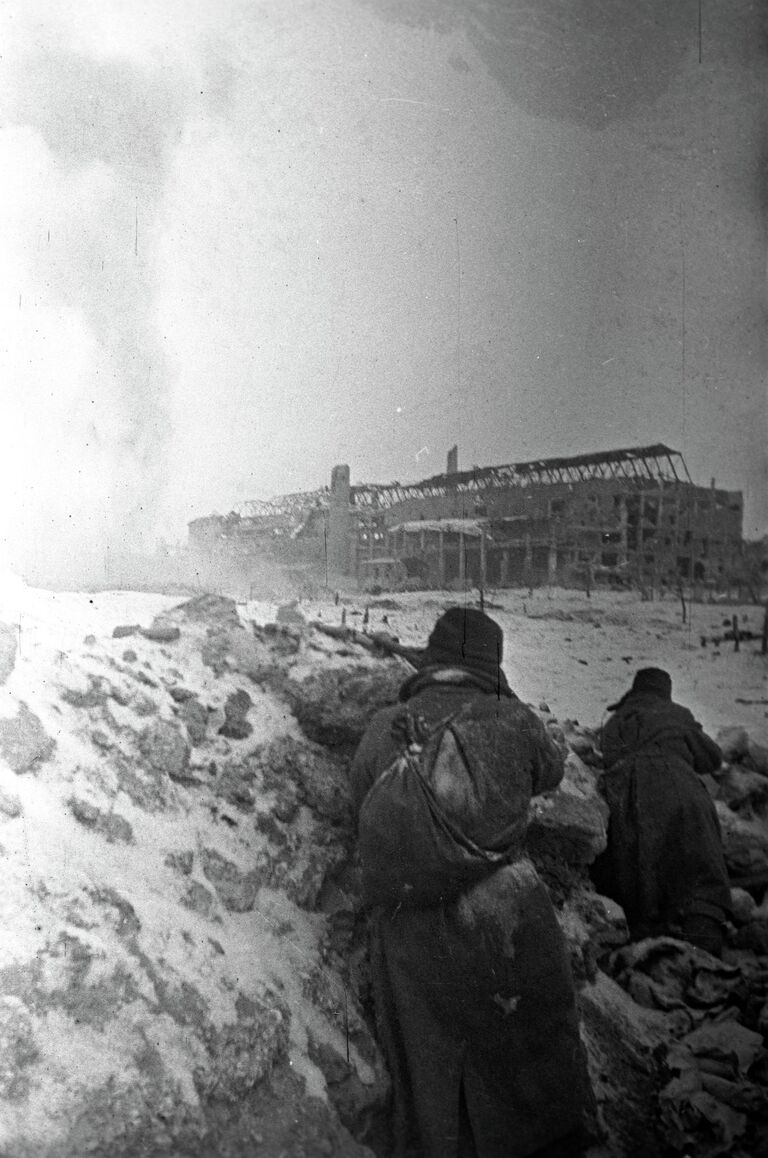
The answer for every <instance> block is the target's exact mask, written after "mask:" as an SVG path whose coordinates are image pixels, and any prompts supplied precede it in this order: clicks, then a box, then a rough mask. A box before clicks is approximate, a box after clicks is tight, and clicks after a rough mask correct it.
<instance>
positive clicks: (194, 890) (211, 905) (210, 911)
mask: <svg viewBox="0 0 768 1158" xmlns="http://www.w3.org/2000/svg"><path fill="white" fill-rule="evenodd" d="M181 903H182V905H183V906H184V908H185V909H191V910H192V911H193V912H195V913H199V914H200V916H201V917H206V918H208V919H209V920H210V918H211V917H213V915H214V914H215V912H216V905H217V901H216V897H215V895H214V894H213V893H212V892H211V890H210V889H207V888H206V887H205V885H202V884H200V882H199V881H190V883H189V885H188V886H187V889H186V891H185V892H184V893H183V894H182V897H181Z"/></svg>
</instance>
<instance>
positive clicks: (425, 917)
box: [352, 673, 590, 1158]
mask: <svg viewBox="0 0 768 1158" xmlns="http://www.w3.org/2000/svg"><path fill="white" fill-rule="evenodd" d="M455 674H456V673H454V675H455ZM438 678H439V677H438ZM477 696H480V697H482V698H483V699H484V700H486V701H487V695H486V694H484V693H483V692H482V691H480V690H478V688H477V687H476V686H472V683H471V680H470V681H469V682H468V683H465V684H463V685H462V684H458V685H457V684H450V683H448V684H446V683H439V682H437V683H435V682H433V680H432V679H430V678H429V677H424V676H421V677H418V678H417V683H416V685H415V694H414V695H413V697H412V698H411V699H410V700H409V702H408V705H407V706H408V709H409V710H410V711H411V712H412V713H418V714H420V715H422V716H423V717H424V718H425V719H426V720H427V722H428V723H434V722H436V721H438V720H441V719H443V718H444V717H445V716H447V715H448V714H449V713H451V712H453V711H456V710H457V709H458V708H460V707H461V706H462V704H465V703H466V702H467V700H468V699H471V698H472V697H477ZM494 698H496V699H497V704H498V711H499V712H503V713H511V714H512V717H513V718H514V720H515V722H516V725H517V729H516V730H517V735H518V737H519V742H518V743H517V744H516V745H515V748H514V750H510V751H508V752H506V753H505V758H504V766H503V768H499V769H498V774H499V775H500V776H504V777H509V778H510V782H511V784H512V785H513V792H514V793H515V794H516V799H517V801H518V802H519V809H520V816H521V821H522V823H521V829H520V831H521V832H524V826H525V824H524V818H525V816H526V814H527V809H528V804H529V801H530V797H531V795H532V794H535V793H538V792H542V791H546V790H548V789H551V788H554V787H555V786H556V785H557V784H558V783H559V781H560V779H561V777H562V774H563V762H562V757H561V756H560V753H559V752H558V750H557V749H556V747H555V746H554V745H553V744H552V743H551V741H550V740H549V738H548V736H547V734H546V732H545V730H544V727H543V726H542V724H541V722H540V721H539V720H538V719H537V718H536V716H534V714H533V713H532V712H531V711H530V710H529V709H528V708H527V707H525V706H524V705H523V704H522V703H520V701H519V700H517V699H516V698H515V697H511V698H506V697H505V698H497V697H494ZM486 707H487V703H486ZM404 710H405V708H404V706H403V705H399V706H395V707H391V708H385V709H384V710H383V711H381V712H379V713H378V714H377V715H376V716H375V717H374V719H373V721H372V723H371V724H370V726H369V728H368V731H367V732H366V734H365V736H364V737H363V740H362V741H361V744H360V747H359V749H358V751H357V754H356V756H355V759H354V762H353V765H352V789H353V796H354V801H355V805H356V809H357V811H358V812H359V809H360V806H361V804H362V802H363V800H364V798H365V796H366V793H367V792H368V790H369V788H370V787H371V785H372V784H373V783H374V781H375V780H376V778H377V777H378V775H379V774H380V773H381V772H382V771H383V770H384V769H385V768H387V767H388V765H390V763H391V762H392V760H393V758H394V757H395V756H396V755H397V754H398V752H399V751H400V748H399V747H398V744H397V742H396V741H395V740H394V739H393V737H392V734H391V725H392V721H393V719H394V718H395V717H396V716H397V715H398V714H399V713H402V712H403V711H404ZM518 852H519V855H518V856H517V857H516V859H514V860H513V863H510V864H508V865H505V866H503V867H501V868H496V869H494V870H493V872H492V873H491V874H490V875H489V876H488V877H486V878H485V879H484V880H483V881H481V882H480V883H479V884H476V885H474V886H473V887H471V888H470V889H469V890H468V891H466V892H465V893H464V894H462V895H461V896H460V897H459V898H458V900H455V901H452V902H451V903H441V904H439V905H436V906H434V907H430V908H421V909H419V908H399V909H396V910H395V911H385V910H383V909H377V910H375V911H374V914H373V922H372V924H373V936H372V973H373V986H374V995H375V1001H376V1013H377V1019H378V1028H379V1035H380V1038H381V1041H382V1046H383V1049H384V1053H385V1056H386V1059H387V1062H388V1065H389V1068H390V1072H391V1074H392V1079H393V1129H394V1136H395V1155H396V1156H397V1158H416V1156H418V1158H457V1156H459V1155H460V1154H463V1153H465V1151H464V1150H463V1149H462V1148H461V1147H462V1143H460V1141H459V1133H460V1125H459V1117H460V1115H459V1106H460V1099H463V1101H464V1106H465V1109H464V1110H463V1116H464V1119H465V1121H466V1118H467V1117H468V1119H469V1123H470V1127H471V1132H472V1135H473V1138H474V1144H475V1147H476V1152H477V1154H478V1155H479V1156H480V1158H523V1156H525V1155H530V1154H533V1153H534V1152H535V1151H537V1150H538V1149H540V1148H541V1147H544V1146H545V1145H547V1144H548V1143H549V1142H551V1141H553V1140H554V1139H558V1138H561V1137H563V1136H565V1135H567V1134H569V1133H570V1131H572V1130H574V1129H576V1128H578V1126H579V1123H580V1118H581V1112H582V1109H583V1107H584V1105H585V1104H586V1103H587V1101H588V1098H589V1096H590V1095H589V1081H588V1077H587V1073H586V1065H585V1058H584V1053H583V1049H582V1047H581V1043H580V1038H579V1028H578V1015H577V1010H576V999H575V992H574V986H573V980H572V976H571V971H570V963H569V959H568V955H567V950H566V945H565V942H564V938H563V936H562V933H561V931H560V928H559V926H558V924H557V921H556V918H555V914H554V910H553V908H552V904H551V902H550V900H549V896H548V894H547V892H546V889H545V888H544V886H543V884H542V883H541V881H540V880H539V878H538V876H537V874H536V871H535V869H534V868H533V865H532V864H531V863H530V861H529V860H528V859H527V858H526V857H525V856H524V855H523V852H522V849H519V850H518ZM462 1132H464V1133H465V1132H466V1124H464V1125H463V1126H462ZM468 1152H472V1151H468Z"/></svg>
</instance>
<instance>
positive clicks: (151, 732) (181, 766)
mask: <svg viewBox="0 0 768 1158" xmlns="http://www.w3.org/2000/svg"><path fill="white" fill-rule="evenodd" d="M139 751H140V752H141V754H142V756H143V757H144V758H145V760H147V762H148V763H149V764H150V765H151V766H152V767H153V768H154V769H156V770H157V771H162V772H165V773H167V775H168V776H170V778H171V780H184V779H186V772H187V768H188V767H189V754H190V753H189V744H188V743H187V741H186V740H185V739H184V737H183V736H182V735H181V733H180V731H179V729H178V728H177V727H176V726H175V725H174V724H171V723H170V722H169V721H167V720H157V721H156V722H155V723H154V724H152V725H151V726H150V727H149V728H147V729H145V731H143V732H142V733H141V735H140V736H139Z"/></svg>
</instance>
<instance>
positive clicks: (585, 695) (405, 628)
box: [248, 589, 768, 744]
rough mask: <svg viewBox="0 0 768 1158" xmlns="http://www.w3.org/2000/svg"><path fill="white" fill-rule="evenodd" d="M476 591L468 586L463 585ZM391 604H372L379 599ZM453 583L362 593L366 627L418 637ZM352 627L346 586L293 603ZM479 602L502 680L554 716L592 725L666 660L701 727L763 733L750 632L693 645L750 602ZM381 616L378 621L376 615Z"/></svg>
mask: <svg viewBox="0 0 768 1158" xmlns="http://www.w3.org/2000/svg"><path fill="white" fill-rule="evenodd" d="M473 594H474V595H476V593H473ZM382 600H383V601H385V602H386V603H396V604H397V605H398V606H397V608H396V609H395V608H387V607H385V606H377V603H380V602H381V601H382ZM460 602H461V599H460V596H459V595H457V594H456V593H453V592H415V593H407V594H397V595H392V596H381V597H379V598H378V599H377V598H371V599H369V600H368V605H369V607H370V610H369V618H370V622H369V630H371V631H380V630H384V631H391V632H392V633H393V634H395V635H397V636H399V638H400V640H401V642H403V643H407V644H414V645H421V644H423V643H424V642H425V640H426V637H427V635H428V634H429V631H430V628H431V626H432V624H433V623H434V621H435V619H436V618H437V617H438V615H440V613H441V611H442V610H443V609H444V608H445V607H447V606H450V605H451V604H455V603H460ZM344 604H346V621H347V624H348V625H349V626H351V627H361V624H362V614H360V615H356V614H354V612H361V613H362V612H363V610H364V608H365V606H366V600H365V597H364V596H362V595H357V596H347V597H345V599H344V600H343V602H342V603H340V604H339V605H338V606H337V605H335V604H334V602H333V601H332V600H329V601H328V602H327V603H311V604H306V605H305V604H302V605H301V610H302V611H303V613H304V614H305V615H307V616H308V617H309V618H317V616H318V615H320V616H321V617H322V619H323V620H324V621H326V622H331V623H339V622H340V621H341V613H342V609H343V606H344ZM248 610H249V613H250V614H252V615H253V617H254V618H257V619H258V618H260V616H261V615H267V616H269V617H271V616H272V614H273V608H272V607H271V606H269V607H268V606H267V605H256V604H255V605H249V607H248ZM486 611H487V612H488V614H489V615H491V616H493V618H495V619H496V620H497V622H498V623H499V624H500V625H501V627H502V628H503V629H504V639H505V644H504V669H505V671H506V674H507V678H508V679H509V682H510V684H511V685H512V687H513V688H514V690H515V691H516V692H517V694H518V695H519V696H520V697H521V698H522V699H523V700H525V701H526V702H530V703H533V704H536V705H537V706H538V704H539V703H543V702H546V703H547V704H548V705H549V707H550V709H551V710H552V712H553V713H554V714H555V715H556V716H557V717H558V718H559V719H572V720H578V721H579V722H580V723H582V724H586V725H588V726H590V727H595V726H597V725H599V724H600V722H601V721H602V720H603V718H604V716H605V710H606V707H607V705H608V704H610V703H613V702H615V701H616V700H617V699H618V698H619V696H621V695H622V693H623V692H624V691H626V689H627V688H628V687H629V685H630V683H631V682H632V677H633V674H634V672H635V671H636V670H637V669H638V668H640V667H649V666H653V667H663V668H666V669H667V670H668V671H669V673H670V675H671V676H672V681H673V695H674V698H675V699H676V700H678V702H680V703H683V704H685V705H686V706H687V707H689V708H690V709H691V711H692V712H693V713H694V715H695V716H696V717H697V718H698V719H699V720H700V721H701V723H702V724H703V725H704V727H705V729H706V730H707V731H708V732H710V733H711V734H713V735H714V734H716V733H717V731H718V730H719V729H720V728H722V727H724V726H726V725H729V724H741V725H743V726H744V727H745V728H746V729H747V731H748V732H749V734H750V736H752V738H753V739H754V740H755V741H756V742H757V743H760V744H766V743H768V704H764V703H751V704H745V703H740V702H738V701H739V700H764V699H768V678H767V676H768V659H766V657H764V656H762V655H760V642H759V640H746V641H742V642H741V645H740V649H739V651H738V652H736V651H735V650H734V645H733V643H732V642H723V643H722V644H721V645H720V646H719V647H715V646H713V645H712V644H711V643H708V644H707V646H706V647H702V646H701V637H702V636H706V637H707V638H708V639H709V638H711V637H712V636H717V635H722V634H723V633H724V631H725V626H724V623H725V621H726V620H727V621H728V622H730V620H731V617H732V616H733V615H738V617H739V624H740V627H741V628H742V629H745V630H746V629H748V630H751V631H752V632H755V633H759V632H760V630H761V628H762V621H763V610H762V608H760V607H755V606H737V605H734V606H731V605H727V606H726V605H721V604H701V603H695V604H692V605H689V606H688V608H687V615H686V619H687V622H686V623H685V624H683V622H682V609H681V606H680V603H679V602H678V601H677V600H673V599H671V598H670V599H666V600H663V601H659V600H657V601H655V602H646V603H644V602H642V601H641V600H640V598H639V596H638V595H637V594H635V593H624V592H613V591H607V592H602V591H598V592H593V593H592V596H591V598H589V599H588V598H587V597H586V595H585V594H584V593H583V592H579V591H567V590H562V589H553V590H552V591H546V590H536V591H534V593H533V595H532V596H529V594H528V592H527V591H524V592H523V591H498V592H495V593H493V594H492V595H490V596H489V597H488V598H487V602H486ZM383 616H386V617H387V620H388V622H386V623H384V622H382V618H383Z"/></svg>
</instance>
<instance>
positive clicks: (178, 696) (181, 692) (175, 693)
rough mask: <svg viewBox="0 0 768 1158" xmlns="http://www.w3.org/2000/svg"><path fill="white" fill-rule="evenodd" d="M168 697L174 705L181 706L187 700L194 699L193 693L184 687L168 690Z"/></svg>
mask: <svg viewBox="0 0 768 1158" xmlns="http://www.w3.org/2000/svg"><path fill="white" fill-rule="evenodd" d="M168 695H169V696H170V697H171V699H172V700H173V701H174V703H176V704H183V703H186V701H187V700H193V699H196V696H195V693H194V692H192V691H190V690H189V688H184V687H172V688H168Z"/></svg>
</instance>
